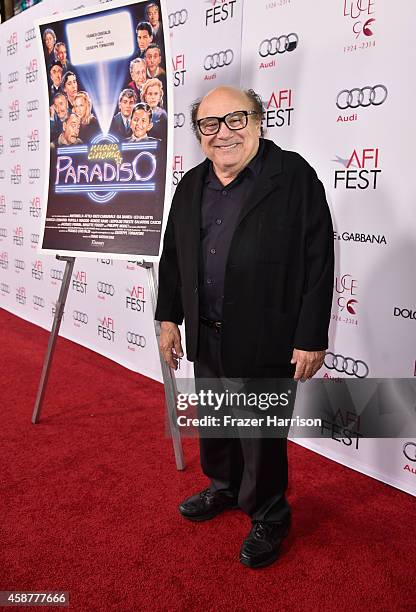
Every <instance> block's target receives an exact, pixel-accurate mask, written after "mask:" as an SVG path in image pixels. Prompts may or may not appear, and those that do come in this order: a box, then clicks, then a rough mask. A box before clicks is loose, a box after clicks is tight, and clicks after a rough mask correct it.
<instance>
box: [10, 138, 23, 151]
mask: <svg viewBox="0 0 416 612" xmlns="http://www.w3.org/2000/svg"><path fill="white" fill-rule="evenodd" d="M20 143H21V140H20V136H16V137H15V138H10V148H11V149H16V148H17V147H20Z"/></svg>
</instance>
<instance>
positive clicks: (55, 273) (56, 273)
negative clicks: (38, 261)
mask: <svg viewBox="0 0 416 612" xmlns="http://www.w3.org/2000/svg"><path fill="white" fill-rule="evenodd" d="M50 275H51V278H53V279H54V280H60V281H61V280H63V278H64V273H63V271H62V270H57V269H56V268H52V269H51V272H50Z"/></svg>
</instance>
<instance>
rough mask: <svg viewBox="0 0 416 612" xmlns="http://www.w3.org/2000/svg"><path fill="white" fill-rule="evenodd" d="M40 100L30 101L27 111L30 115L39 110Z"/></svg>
mask: <svg viewBox="0 0 416 612" xmlns="http://www.w3.org/2000/svg"><path fill="white" fill-rule="evenodd" d="M38 108H39V100H28V101H27V104H26V110H27V112H28V113H30V112H32V111H35V110H38Z"/></svg>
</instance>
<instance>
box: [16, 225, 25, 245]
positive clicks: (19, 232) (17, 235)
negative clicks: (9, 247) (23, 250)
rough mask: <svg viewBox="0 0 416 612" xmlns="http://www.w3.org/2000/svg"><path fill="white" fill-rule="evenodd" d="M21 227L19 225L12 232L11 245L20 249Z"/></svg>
mask: <svg viewBox="0 0 416 612" xmlns="http://www.w3.org/2000/svg"><path fill="white" fill-rule="evenodd" d="M23 238H24V236H23V227H22V226H21V225H19V227H16V228H15V229H14V231H13V244H15V245H16V246H18V247H22V246H23Z"/></svg>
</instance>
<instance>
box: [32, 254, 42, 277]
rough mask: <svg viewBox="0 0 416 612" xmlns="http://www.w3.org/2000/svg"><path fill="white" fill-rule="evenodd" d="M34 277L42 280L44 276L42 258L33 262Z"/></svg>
mask: <svg viewBox="0 0 416 612" xmlns="http://www.w3.org/2000/svg"><path fill="white" fill-rule="evenodd" d="M32 278H35V279H36V280H42V278H43V266H42V262H41V261H40V259H37V260H36V261H34V262H33V263H32Z"/></svg>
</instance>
